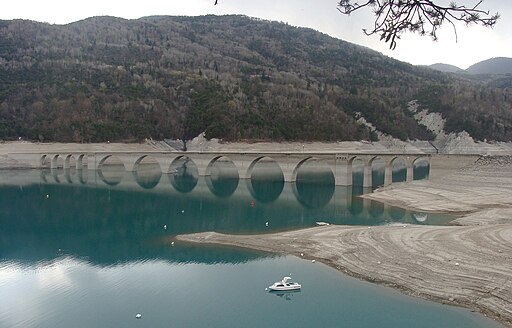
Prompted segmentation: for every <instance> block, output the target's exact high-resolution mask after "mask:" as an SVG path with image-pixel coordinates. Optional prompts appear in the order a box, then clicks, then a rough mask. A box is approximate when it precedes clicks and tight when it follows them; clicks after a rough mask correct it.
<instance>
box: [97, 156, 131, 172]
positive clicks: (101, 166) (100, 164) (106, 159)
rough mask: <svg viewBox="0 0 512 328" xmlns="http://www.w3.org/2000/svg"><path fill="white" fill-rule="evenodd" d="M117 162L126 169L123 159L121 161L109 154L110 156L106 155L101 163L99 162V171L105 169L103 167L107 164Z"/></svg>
mask: <svg viewBox="0 0 512 328" xmlns="http://www.w3.org/2000/svg"><path fill="white" fill-rule="evenodd" d="M112 160H114V161H116V160H117V162H119V163H120V164H121V165H122V166H123V168H125V165H124V163H123V161H122V160H121V159H119V158H118V157H116V156H114V155H112V154H108V155H105V156H103V157H102V158H101V159H100V161H99V162H98V170H99V171H101V170H102V169H103V166H104V165H105V163H107V161H112Z"/></svg>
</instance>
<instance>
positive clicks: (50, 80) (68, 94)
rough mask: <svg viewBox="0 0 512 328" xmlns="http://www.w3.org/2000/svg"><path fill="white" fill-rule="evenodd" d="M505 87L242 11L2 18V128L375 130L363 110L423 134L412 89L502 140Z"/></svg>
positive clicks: (401, 134)
mask: <svg viewBox="0 0 512 328" xmlns="http://www.w3.org/2000/svg"><path fill="white" fill-rule="evenodd" d="M510 93H511V91H510V90H508V89H506V88H501V89H500V88H492V87H489V86H486V85H483V84H481V83H477V82H474V81H468V80H467V79H459V78H456V77H453V76H451V75H447V74H444V73H440V72H436V71H433V70H431V69H428V68H421V67H415V66H413V65H410V64H407V63H403V62H400V61H397V60H394V59H391V58H389V57H386V56H383V55H382V54H380V53H378V52H376V51H373V50H371V49H368V48H365V47H362V46H358V45H354V44H350V43H348V42H346V41H343V40H339V39H336V38H333V37H330V36H327V35H325V34H323V33H320V32H317V31H314V30H312V29H308V28H298V27H292V26H289V25H287V24H283V23H277V22H272V21H264V20H260V19H255V18H249V17H245V16H237V15H229V16H212V15H209V16H197V17H185V16H149V17H144V18H141V19H137V20H126V19H119V18H115V17H109V16H101V17H93V18H88V19H85V20H82V21H79V22H75V23H70V24H66V25H50V24H43V23H37V22H31V21H19V20H16V21H0V138H2V139H16V138H17V137H19V136H22V137H23V138H28V139H31V140H51V141H75V142H92V141H105V140H112V141H114V140H123V141H126V140H128V141H129V140H142V139H144V138H155V139H160V140H162V139H164V138H171V139H183V140H190V139H192V138H193V137H195V136H197V135H198V134H199V133H202V132H206V136H207V138H212V137H215V138H221V139H224V140H274V141H280V140H306V141H307V140H326V141H332V140H375V138H376V135H375V134H374V133H372V131H370V130H369V129H368V128H367V127H366V126H364V125H363V124H361V123H359V122H358V121H357V120H358V118H359V117H361V116H362V117H364V118H365V119H366V120H367V121H368V122H371V123H372V124H373V125H374V126H375V127H376V128H377V129H378V130H379V131H382V132H384V133H387V134H389V135H391V136H393V137H396V138H400V139H402V140H406V139H424V140H426V139H431V138H433V135H432V133H431V132H430V131H428V130H427V129H426V128H425V127H424V126H422V125H421V124H418V122H417V121H416V120H415V119H414V117H413V116H412V115H411V113H410V112H409V111H408V110H407V103H408V102H409V101H411V100H413V99H418V102H419V104H420V106H423V107H424V108H428V109H429V110H430V111H434V112H439V113H441V114H442V115H443V117H444V118H445V119H446V120H447V124H446V129H447V130H448V132H451V131H454V132H460V131H463V130H466V131H468V132H469V133H471V135H472V136H474V137H475V138H477V139H479V140H480V139H484V138H487V139H490V140H511V139H512V128H511V127H512V114H511V108H510V103H509V101H508V99H512V98H510V97H512V95H510ZM455 95H459V96H457V97H454V96H455ZM460 95H462V96H460ZM466 107H467V108H466ZM462 113H463V114H462ZM460 117H463V118H464V121H463V122H462V123H461V122H460V119H459V118H460ZM489 126H493V127H496V129H492V130H491V131H490V130H489Z"/></svg>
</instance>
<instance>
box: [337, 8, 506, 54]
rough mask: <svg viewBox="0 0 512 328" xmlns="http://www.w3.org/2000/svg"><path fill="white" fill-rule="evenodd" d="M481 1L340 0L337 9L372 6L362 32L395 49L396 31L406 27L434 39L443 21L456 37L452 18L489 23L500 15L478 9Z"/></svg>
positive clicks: (460, 20) (346, 9)
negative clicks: (472, 3) (369, 23)
mask: <svg viewBox="0 0 512 328" xmlns="http://www.w3.org/2000/svg"><path fill="white" fill-rule="evenodd" d="M482 1H483V0H481V1H479V2H478V3H477V4H476V5H475V6H473V7H466V6H464V5H457V4H456V3H455V2H452V3H450V5H449V6H441V5H436V4H435V3H434V2H433V1H429V0H367V1H366V2H364V3H361V4H360V3H358V2H355V1H353V0H340V1H339V2H338V10H339V11H340V12H341V13H342V14H346V15H350V14H351V13H353V12H354V11H356V10H358V9H361V8H364V7H371V8H373V11H374V14H375V23H374V26H373V29H372V30H367V29H364V30H363V32H364V33H365V34H366V35H373V34H380V39H381V40H384V42H389V48H390V49H395V47H396V42H397V40H398V39H400V34H402V33H403V32H407V31H408V32H413V33H419V34H420V35H427V34H428V35H429V36H430V37H431V38H432V40H434V41H437V30H438V29H439V28H440V27H441V25H442V24H444V23H450V24H451V25H452V26H453V28H454V31H455V36H456V37H457V30H456V28H455V22H463V23H465V24H467V25H470V24H477V25H482V26H486V27H493V26H494V25H495V24H496V21H497V20H498V19H499V17H500V15H499V14H498V13H496V14H494V15H491V14H490V13H489V11H485V10H482V9H480V8H479V6H480V5H481V4H482Z"/></svg>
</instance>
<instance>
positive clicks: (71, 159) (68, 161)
mask: <svg viewBox="0 0 512 328" xmlns="http://www.w3.org/2000/svg"><path fill="white" fill-rule="evenodd" d="M71 165H75V166H76V159H75V156H73V154H67V155H66V157H64V168H65V169H69V168H70V167H71Z"/></svg>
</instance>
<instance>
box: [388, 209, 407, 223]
mask: <svg viewBox="0 0 512 328" xmlns="http://www.w3.org/2000/svg"><path fill="white" fill-rule="evenodd" d="M405 214H406V210H405V209H403V208H400V207H393V206H390V207H389V216H390V217H391V220H393V221H402V220H403V219H404V217H405Z"/></svg>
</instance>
